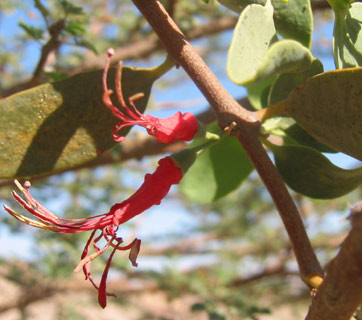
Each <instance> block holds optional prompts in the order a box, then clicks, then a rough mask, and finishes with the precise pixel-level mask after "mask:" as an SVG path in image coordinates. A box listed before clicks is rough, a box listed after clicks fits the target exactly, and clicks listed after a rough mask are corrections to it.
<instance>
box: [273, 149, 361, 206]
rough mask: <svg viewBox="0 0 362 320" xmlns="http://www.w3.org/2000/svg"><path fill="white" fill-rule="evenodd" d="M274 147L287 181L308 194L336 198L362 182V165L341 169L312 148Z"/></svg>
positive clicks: (289, 184)
mask: <svg viewBox="0 0 362 320" xmlns="http://www.w3.org/2000/svg"><path fill="white" fill-rule="evenodd" d="M268 146H269V144H268ZM270 148H271V150H272V152H273V153H274V157H275V165H276V167H277V169H278V171H279V173H280V175H281V176H282V177H283V179H284V181H285V182H286V184H287V185H288V186H289V187H290V188H292V189H293V190H294V191H296V192H299V193H301V194H303V195H305V196H308V197H311V198H316V199H333V198H337V197H340V196H343V195H345V194H347V193H349V192H351V191H352V190H354V189H355V188H357V187H358V186H360V185H361V183H362V168H358V169H354V170H345V169H342V168H339V167H337V166H335V165H334V164H333V163H331V162H330V161H329V160H328V159H327V158H326V157H325V156H323V155H322V154H321V153H320V152H318V151H316V150H314V149H312V148H308V147H301V146H282V147H279V146H275V145H271V146H270Z"/></svg>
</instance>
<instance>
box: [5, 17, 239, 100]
mask: <svg viewBox="0 0 362 320" xmlns="http://www.w3.org/2000/svg"><path fill="white" fill-rule="evenodd" d="M236 22H237V17H221V18H219V19H217V20H213V21H211V22H208V23H205V24H204V25H201V26H198V27H196V28H193V29H192V30H189V31H187V32H186V35H187V37H188V38H189V39H190V40H192V39H198V38H201V37H206V36H210V35H213V34H217V33H219V32H222V31H225V30H228V29H231V28H233V27H234V26H235V24H236ZM53 45H54V44H52V46H53ZM44 48H45V47H44ZM44 48H43V50H42V51H47V50H48V49H49V48H51V46H50V44H49V48H48V49H46V50H45V49H44ZM158 50H162V45H161V43H160V41H159V39H158V38H157V36H155V35H150V36H147V37H144V38H143V39H142V40H139V41H137V42H134V43H131V44H128V45H125V46H122V47H120V48H117V49H116V48H115V54H114V60H115V61H120V60H131V59H140V58H147V57H148V56H150V55H151V54H152V53H154V52H156V51H158ZM48 54H49V53H48ZM42 56H44V57H45V56H47V55H46V52H44V54H43V52H42ZM43 60H45V61H46V59H41V60H40V61H39V63H38V67H37V68H36V70H38V69H40V70H42V68H43V66H41V64H43V63H44V62H43ZM105 60H106V53H104V54H100V55H97V56H96V55H92V56H89V57H88V58H87V59H86V61H85V62H84V63H83V64H81V65H78V66H75V67H72V68H70V69H61V70H58V71H61V72H66V73H67V74H68V75H69V76H71V75H74V74H77V73H81V72H86V71H90V70H95V69H103V67H104V61H105ZM34 74H35V73H34ZM33 78H34V76H33ZM37 80H38V79H37ZM34 85H35V82H34V84H33V83H32V81H26V82H24V83H19V84H17V85H15V86H12V87H10V88H7V89H2V88H0V97H7V96H9V95H11V94H13V93H15V92H19V91H22V90H25V89H28V88H31V87H32V86H34Z"/></svg>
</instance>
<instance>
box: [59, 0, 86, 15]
mask: <svg viewBox="0 0 362 320" xmlns="http://www.w3.org/2000/svg"><path fill="white" fill-rule="evenodd" d="M60 5H61V7H62V8H63V10H64V13H65V14H66V15H67V14H74V15H81V14H83V9H82V7H77V6H75V5H74V4H73V3H72V2H70V1H67V0H62V1H60Z"/></svg>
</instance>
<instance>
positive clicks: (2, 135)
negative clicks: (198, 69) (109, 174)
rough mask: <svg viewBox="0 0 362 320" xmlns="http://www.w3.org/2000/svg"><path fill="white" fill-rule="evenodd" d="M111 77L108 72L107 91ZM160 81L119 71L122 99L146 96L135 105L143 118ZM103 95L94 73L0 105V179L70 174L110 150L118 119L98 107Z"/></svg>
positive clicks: (154, 73)
mask: <svg viewBox="0 0 362 320" xmlns="http://www.w3.org/2000/svg"><path fill="white" fill-rule="evenodd" d="M114 75H115V72H114V70H111V71H110V73H109V77H108V82H109V86H110V88H113V87H114V85H113V84H114ZM159 76H160V70H159V69H158V68H151V69H135V68H129V67H124V68H123V74H122V86H123V94H124V97H125V99H127V100H128V98H129V97H130V96H131V95H134V94H136V93H139V92H143V93H144V94H145V96H144V97H143V98H142V99H140V100H137V101H136V105H137V108H138V109H139V110H140V111H141V112H143V111H144V109H145V107H146V104H147V101H148V98H149V94H150V90H151V86H152V83H153V82H154V81H155V80H156V79H157V78H158V77H159ZM102 94H103V89H102V71H93V72H88V73H82V74H79V75H76V76H73V77H70V78H68V79H65V80H61V81H57V82H54V83H48V84H44V85H40V86H38V87H35V88H33V89H29V90H26V91H23V92H20V93H17V94H14V95H12V96H10V97H8V98H5V99H2V100H0V113H1V124H0V178H15V177H31V176H34V175H39V174H44V173H48V172H54V171H61V170H65V169H69V168H73V167H76V166H78V165H81V164H83V163H85V162H88V161H90V160H92V159H94V158H96V157H97V156H98V155H99V154H101V153H103V152H104V151H106V150H108V149H110V148H111V147H113V146H115V145H116V143H115V142H114V141H113V139H112V136H111V128H112V126H113V125H114V124H115V123H116V122H117V118H115V117H114V116H113V115H112V114H111V112H110V111H109V110H108V109H107V108H106V107H105V106H104V105H103V102H102ZM113 100H114V102H115V103H116V101H115V100H116V99H113ZM127 100H126V101H127ZM126 132H128V131H127V130H126V131H124V132H122V134H126Z"/></svg>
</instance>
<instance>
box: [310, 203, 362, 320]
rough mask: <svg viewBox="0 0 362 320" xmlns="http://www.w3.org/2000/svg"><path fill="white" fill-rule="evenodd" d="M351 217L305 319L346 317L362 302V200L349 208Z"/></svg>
mask: <svg viewBox="0 0 362 320" xmlns="http://www.w3.org/2000/svg"><path fill="white" fill-rule="evenodd" d="M350 219H351V223H352V229H351V231H350V233H349V234H348V236H347V238H346V239H345V240H344V241H343V243H342V246H341V250H340V251H339V253H338V255H337V256H336V257H335V258H334V259H333V260H332V261H331V262H330V263H329V264H328V266H327V268H326V277H325V279H324V281H323V283H322V284H321V286H320V287H319V288H318V292H317V294H316V296H315V298H314V299H313V302H312V305H311V306H310V309H309V312H308V315H307V317H306V320H330V319H333V320H349V319H350V318H351V317H352V315H353V313H354V312H355V311H356V309H357V308H358V306H359V305H360V304H362V203H359V204H357V205H356V206H354V207H353V208H352V211H351V216H350Z"/></svg>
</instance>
